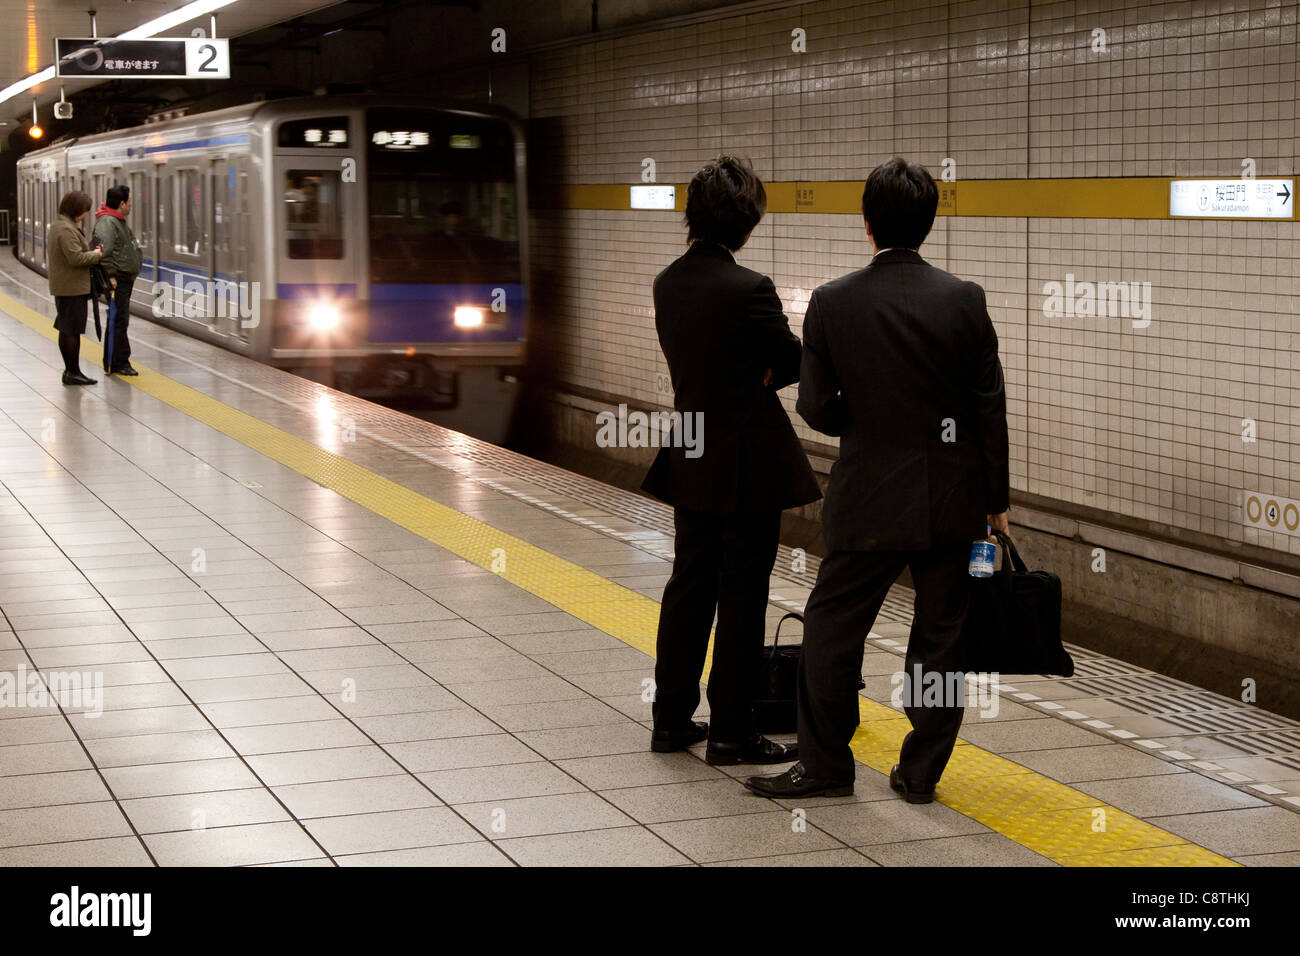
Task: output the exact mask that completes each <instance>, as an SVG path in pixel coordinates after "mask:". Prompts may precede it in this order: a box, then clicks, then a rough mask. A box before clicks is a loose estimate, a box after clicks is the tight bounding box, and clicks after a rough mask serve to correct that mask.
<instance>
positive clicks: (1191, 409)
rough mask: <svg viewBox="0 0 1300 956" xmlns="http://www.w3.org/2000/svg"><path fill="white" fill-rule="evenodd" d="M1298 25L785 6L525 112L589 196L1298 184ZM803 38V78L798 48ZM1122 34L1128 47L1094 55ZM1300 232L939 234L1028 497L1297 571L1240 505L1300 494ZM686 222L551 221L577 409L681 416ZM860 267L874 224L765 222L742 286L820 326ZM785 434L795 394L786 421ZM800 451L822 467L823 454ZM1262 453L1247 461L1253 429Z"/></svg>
mask: <svg viewBox="0 0 1300 956" xmlns="http://www.w3.org/2000/svg"><path fill="white" fill-rule="evenodd" d="M1298 7H1300V3H1297V2H1285V3H1283V2H1227V0H1222V2H1220V0H1198V2H1195V3H1191V2H1183V3H1128V4H1124V3H1116V2H1078V3H1075V2H1061V3H1042V2H1037V0H1036V2H1034V3H1033V4H1032V5H1030V4H1028V3H1026V2H1023V0H1021V2H1002V3H999V2H993V0H987V2H986V0H971V2H950V3H949V2H941V3H926V2H924V0H919V2H915V3H909V4H901V3H867V2H849V0H834V2H831V0H828V2H817V3H805V4H790V5H789V8H788V9H787V10H783V11H776V12H766V13H762V14H752V15H749V16H734V17H731V18H728V19H723V20H716V21H712V22H708V23H702V24H696V25H691V26H685V27H676V28H673V29H668V30H659V31H648V32H645V33H643V34H639V35H636V36H631V37H621V38H614V39H607V40H601V41H596V42H588V43H585V44H580V45H574V46H568V47H563V48H558V49H554V50H550V51H547V52H545V53H541V54H537V55H535V56H534V57H533V59H532V62H531V64H530V66H531V101H532V102H531V112H532V115H533V116H534V117H551V118H554V119H555V120H557V121H558V122H559V124H560V126H561V134H560V136H559V138H558V142H557V148H558V149H560V150H561V154H560V156H559V157H558V159H559V162H558V164H557V165H558V168H560V169H561V170H562V175H563V176H564V178H565V181H566V182H567V183H572V184H595V183H635V182H639V181H640V176H641V168H642V167H641V162H642V160H643V158H646V157H651V158H653V159H654V160H655V163H656V167H657V170H656V171H657V175H658V180H659V181H660V182H668V183H672V182H676V183H683V182H686V181H688V180H689V178H690V176H691V175H692V174H693V173H694V172H695V170H696V169H697V168H698V167H699V165H701V164H702V163H703V162H704V161H705V160H707V159H708V158H710V157H711V156H713V155H714V154H716V153H718V152H720V151H724V150H725V151H728V152H735V153H739V154H742V155H745V156H748V157H750V158H751V159H752V161H753V162H754V164H755V167H756V168H757V170H758V171H759V173H760V175H762V176H764V178H766V179H769V180H793V179H805V180H814V181H816V180H860V179H861V178H862V177H863V176H864V175H865V174H866V172H867V171H868V170H869V169H870V168H871V167H872V166H874V165H876V164H877V163H878V162H880V161H882V160H884V159H887V158H889V157H890V156H892V155H894V154H901V155H904V156H906V157H907V158H909V159H912V160H916V161H920V162H923V163H925V164H926V165H928V166H930V167H931V169H932V170H933V171H934V172H936V173H937V172H938V171H939V168H940V166H941V164H942V161H943V159H944V158H945V157H952V158H953V159H955V160H956V162H957V164H958V165H957V171H958V177H959V179H963V178H966V179H976V178H1021V177H1029V178H1049V177H1090V176H1108V177H1109V176H1171V175H1178V176H1222V177H1230V176H1236V175H1239V174H1240V173H1241V168H1242V165H1241V164H1242V160H1243V159H1244V158H1246V157H1250V158H1253V159H1254V160H1255V164H1256V170H1257V174H1258V175H1259V176H1261V177H1264V176H1269V175H1292V174H1294V172H1295V162H1296V155H1297V150H1296V146H1297V140H1296V124H1295V115H1296V61H1297V54H1296V41H1297V31H1296V22H1297V9H1298ZM796 27H798V28H802V29H804V30H806V31H807V50H808V52H806V53H804V54H797V53H794V52H792V51H791V47H790V44H791V31H792V30H793V29H794V28H796ZM1094 30H1104V31H1105V34H1106V35H1105V42H1106V51H1105V52H1101V51H1100V50H1096V49H1094V46H1095V45H1097V44H1098V41H1099V39H1100V35H1096V36H1094ZM1298 235H1300V234H1298V233H1297V226H1296V225H1294V224H1292V223H1223V222H1204V221H1185V220H1184V221H1165V220H1114V219H1110V220H1103V219H1082V220H1059V219H1033V220H1025V219H1011V218H1006V219H998V218H973V217H964V218H961V217H959V218H940V219H939V220H938V221H937V222H936V224H935V229H934V232H933V233H932V234H931V237H930V239H929V240H928V242H927V243H926V245H925V247H924V248H923V250H922V252H923V254H924V255H925V256H926V257H927V258H928V259H929V260H930V261H931V262H933V263H934V264H936V265H938V266H940V267H943V268H946V269H948V270H949V271H952V272H954V273H956V274H958V275H961V276H963V277H965V278H970V279H974V280H976V281H978V282H980V283H981V284H982V285H983V286H984V287H985V290H986V291H987V293H988V302H989V308H990V312H991V314H992V316H993V320H994V323H995V324H996V326H997V329H998V333H999V336H1000V338H1001V344H1002V359H1003V364H1004V366H1005V368H1006V373H1007V381H1008V389H1007V392H1008V399H1009V402H1008V404H1009V412H1010V422H1011V430H1012V453H1013V461H1012V476H1013V485H1014V487H1015V488H1017V489H1019V490H1022V491H1028V492H1032V493H1035V494H1039V495H1044V496H1047V497H1050V498H1053V499H1057V500H1060V501H1065V502H1072V503H1076V504H1082V505H1088V506H1091V507H1095V508H1100V509H1104V510H1106V511H1109V512H1112V513H1114V514H1116V515H1119V516H1132V517H1137V518H1143V519H1147V520H1150V521H1155V522H1159V523H1162V524H1166V525H1170V526H1172V527H1176V528H1180V529H1185V530H1189V531H1197V532H1202V533H1205V534H1210V535H1214V536H1217V537H1219V538H1222V539H1225V540H1228V541H1236V542H1246V543H1251V544H1258V545H1261V546H1264V547H1268V548H1274V549H1279V550H1283V551H1289V552H1291V553H1293V554H1300V537H1291V536H1287V535H1283V534H1279V533H1274V532H1268V531H1260V530H1256V529H1251V528H1246V527H1244V526H1243V521H1242V518H1241V491H1242V489H1243V488H1248V489H1250V490H1254V491H1260V492H1264V493H1267V494H1276V495H1281V496H1284V497H1288V498H1300V410H1298V403H1297V397H1300V339H1297V335H1298V334H1300V320H1297V318H1296V316H1297V312H1298V311H1300V310H1298V309H1297V304H1298V303H1300V299H1298V298H1297V295H1298V294H1300V279H1298V278H1297V267H1296V262H1297V257H1298V255H1300V242H1298V241H1297V238H1298ZM684 238H685V231H684V229H683V227H682V225H681V222H680V215H679V214H675V213H653V212H648V213H647V212H640V213H635V214H633V213H631V212H599V211H577V210H567V211H562V212H557V213H553V214H552V213H547V214H544V215H543V216H541V217H540V220H539V221H538V222H537V224H536V228H535V232H534V257H535V261H536V262H537V264H538V265H539V266H540V267H541V268H543V269H546V270H549V271H550V273H551V274H552V275H554V276H558V277H559V278H560V280H561V281H562V286H561V287H560V288H557V289H555V290H554V293H553V298H554V299H555V300H556V302H557V308H556V311H555V314H551V315H547V316H546V317H545V319H546V321H547V322H548V323H550V326H549V328H548V329H547V330H546V336H545V341H544V342H538V343H535V344H538V345H539V346H541V347H547V348H551V349H554V350H555V354H554V355H553V356H552V360H553V367H554V368H555V369H556V370H557V374H558V376H559V378H560V381H561V384H568V385H571V386H576V387H581V388H587V389H594V390H597V391H599V392H603V393H606V394H609V395H612V396H622V397H626V398H628V399H631V400H635V401H638V402H641V403H645V404H656V403H663V402H664V401H665V400H664V398H663V396H659V395H656V393H655V376H656V373H658V372H662V371H664V370H665V367H664V363H663V358H662V356H661V354H660V352H659V348H658V345H657V342H656V339H655V334H654V322H653V316H652V314H651V299H650V283H651V280H652V279H653V278H654V276H655V274H656V273H658V272H659V270H660V269H662V268H663V267H664V266H665V265H667V264H668V263H669V262H670V261H672V259H673V258H674V257H675V256H677V255H679V254H680V253H681V252H682V251H683V249H684ZM867 256H868V248H867V244H866V239H865V236H864V234H863V231H862V225H861V219H860V217H857V216H851V215H812V214H772V215H770V216H768V218H767V219H766V220H765V221H764V222H763V223H762V224H761V225H760V226H759V228H758V230H757V231H756V232H755V235H754V237H753V239H752V240H751V241H750V243H749V245H748V246H747V247H746V248H745V249H744V250H742V252H741V254H740V256H739V259H740V261H741V262H742V263H743V264H745V265H748V266H750V267H751V268H754V269H758V270H760V271H762V272H765V273H768V274H770V275H771V276H772V278H773V280H774V281H775V282H776V284H777V288H778V290H779V291H780V293H781V295H782V297H783V299H784V300H785V302H786V305H787V311H788V314H789V315H790V319H791V325H792V326H793V327H794V329H795V330H796V332H798V331H799V330H800V326H801V318H802V314H803V310H804V308H805V305H806V303H807V298H808V293H809V292H810V291H811V290H812V289H813V288H815V287H816V286H817V285H818V284H820V283H822V282H825V281H826V280H828V279H831V278H833V277H835V276H838V275H841V274H843V273H845V272H848V271H851V270H853V269H855V268H858V267H859V266H860V265H862V264H863V263H865V261H866V259H867ZM1067 273H1073V274H1074V275H1075V276H1076V277H1077V278H1078V279H1080V280H1088V281H1108V280H1116V281H1118V280H1123V281H1133V282H1149V283H1150V284H1151V299H1152V322H1151V325H1150V327H1148V328H1146V329H1135V328H1133V327H1132V323H1131V322H1130V321H1129V320H1128V319H1126V318H1122V317H1100V318H1099V317H1095V316H1094V317H1064V318H1049V317H1047V316H1045V314H1044V311H1043V304H1044V298H1045V297H1044V293H1043V287H1044V284H1045V283H1047V282H1049V281H1060V282H1064V280H1065V276H1066V274H1067ZM783 397H784V398H785V400H786V403H787V406H788V407H790V408H791V409H793V399H794V390H793V389H789V390H787V391H786V393H785V394H784V396H783ZM794 417H795V423H796V427H797V428H799V430H800V433H801V434H802V435H804V436H805V437H807V438H810V439H814V440H817V441H821V442H827V443H829V440H828V439H826V438H825V436H819V435H816V434H815V433H813V432H812V431H811V430H809V429H807V428H806V427H805V426H804V425H803V423H802V421H800V420H799V419H798V418H797V416H794ZM1244 418H1253V419H1255V420H1256V421H1257V422H1258V423H1259V436H1260V437H1259V441H1258V443H1256V444H1246V443H1244V442H1243V441H1242V440H1241V431H1242V419H1244Z"/></svg>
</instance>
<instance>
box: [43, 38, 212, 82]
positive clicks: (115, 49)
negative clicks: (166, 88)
mask: <svg viewBox="0 0 1300 956" xmlns="http://www.w3.org/2000/svg"><path fill="white" fill-rule="evenodd" d="M54 65H55V73H56V74H57V75H58V76H81V77H93V78H95V79H101V80H112V79H136V80H139V79H145V80H149V79H153V80H176V79H191V80H228V79H230V41H229V40H210V39H208V38H207V37H190V38H186V39H181V40H168V39H158V38H154V39H148V40H119V39H117V38H115V37H100V38H99V39H94V38H82V39H70V38H68V37H59V38H58V39H56V40H55V41H54Z"/></svg>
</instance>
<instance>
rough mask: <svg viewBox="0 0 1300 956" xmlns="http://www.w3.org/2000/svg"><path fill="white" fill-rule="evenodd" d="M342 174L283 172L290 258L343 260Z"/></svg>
mask: <svg viewBox="0 0 1300 956" xmlns="http://www.w3.org/2000/svg"><path fill="white" fill-rule="evenodd" d="M339 183H340V179H339V173H338V171H337V170H332V169H290V170H288V171H287V172H286V173H285V174H284V212H285V216H284V221H285V227H286V239H287V248H286V254H287V255H288V257H289V258H290V259H342V258H343V227H342V210H341V208H340V201H339V200H340V197H339Z"/></svg>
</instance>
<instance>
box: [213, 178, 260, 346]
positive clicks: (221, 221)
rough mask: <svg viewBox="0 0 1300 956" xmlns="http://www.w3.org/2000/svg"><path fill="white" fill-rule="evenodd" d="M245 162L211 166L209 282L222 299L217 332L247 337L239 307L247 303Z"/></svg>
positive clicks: (249, 299) (246, 182)
mask: <svg viewBox="0 0 1300 956" xmlns="http://www.w3.org/2000/svg"><path fill="white" fill-rule="evenodd" d="M247 188H248V172H247V159H246V158H245V157H243V156H227V157H222V158H221V159H217V160H214V161H213V165H212V223H213V225H212V236H213V240H212V253H213V267H212V269H213V279H214V281H215V282H216V283H217V284H218V286H217V287H218V288H220V289H221V290H222V291H223V295H224V298H225V306H226V307H225V308H224V310H222V311H223V312H224V315H223V316H222V318H221V320H220V331H222V332H223V333H225V334H227V335H232V336H236V337H238V338H240V339H245V340H246V339H247V338H248V329H246V328H244V325H243V322H242V321H241V319H242V318H243V316H242V315H241V314H240V311H239V307H240V305H241V303H243V304H249V303H250V302H251V295H252V293H251V290H250V289H249V287H248V285H247V283H248V236H247V229H248V213H247V201H246V199H245V196H244V192H245V190H246V189H247Z"/></svg>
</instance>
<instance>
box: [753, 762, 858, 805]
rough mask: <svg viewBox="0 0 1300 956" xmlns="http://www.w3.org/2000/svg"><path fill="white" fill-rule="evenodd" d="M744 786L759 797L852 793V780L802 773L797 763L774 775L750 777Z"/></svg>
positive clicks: (823, 795) (821, 795) (825, 795)
mask: <svg viewBox="0 0 1300 956" xmlns="http://www.w3.org/2000/svg"><path fill="white" fill-rule="evenodd" d="M745 786H746V787H748V788H749V789H750V790H752V791H753V792H754V793H757V794H758V795H759V796H761V797H848V796H852V795H853V781H852V780H847V781H845V780H828V779H826V778H825V777H808V776H805V775H804V769H803V764H801V763H797V764H795V765H794V766H793V767H791V768H790V769H789V770H787V771H786V772H785V773H782V774H778V775H777V776H775V777H750V778H749V779H748V780H746V781H745Z"/></svg>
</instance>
